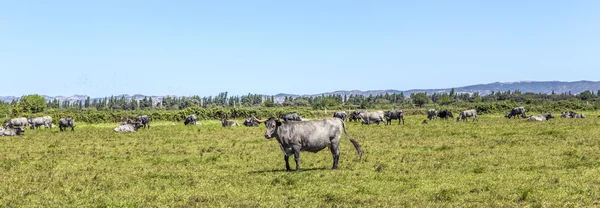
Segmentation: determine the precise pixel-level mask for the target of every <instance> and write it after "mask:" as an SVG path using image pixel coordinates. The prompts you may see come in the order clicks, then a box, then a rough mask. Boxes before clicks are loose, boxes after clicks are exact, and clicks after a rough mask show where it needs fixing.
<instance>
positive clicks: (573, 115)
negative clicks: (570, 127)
mask: <svg viewBox="0 0 600 208" xmlns="http://www.w3.org/2000/svg"><path fill="white" fill-rule="evenodd" d="M561 114H562V115H561V117H563V118H585V115H584V114H580V113H575V112H573V111H565V112H562V113H561Z"/></svg>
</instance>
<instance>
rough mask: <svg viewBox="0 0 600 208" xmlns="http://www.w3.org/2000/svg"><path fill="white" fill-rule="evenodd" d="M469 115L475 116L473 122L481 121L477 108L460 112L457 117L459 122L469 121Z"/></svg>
mask: <svg viewBox="0 0 600 208" xmlns="http://www.w3.org/2000/svg"><path fill="white" fill-rule="evenodd" d="M469 117H473V122H475V121H477V122H479V118H477V110H475V109H471V110H466V111H463V112H460V115H458V117H456V122H459V121H460V120H463V121H469V120H468V118H469Z"/></svg>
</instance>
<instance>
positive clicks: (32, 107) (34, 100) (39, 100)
mask: <svg viewBox="0 0 600 208" xmlns="http://www.w3.org/2000/svg"><path fill="white" fill-rule="evenodd" d="M45 109H46V99H45V98H44V97H42V96H39V95H37V94H34V95H26V96H23V97H21V100H19V102H18V103H17V110H18V111H19V112H24V113H39V112H43V111H44V110H45Z"/></svg>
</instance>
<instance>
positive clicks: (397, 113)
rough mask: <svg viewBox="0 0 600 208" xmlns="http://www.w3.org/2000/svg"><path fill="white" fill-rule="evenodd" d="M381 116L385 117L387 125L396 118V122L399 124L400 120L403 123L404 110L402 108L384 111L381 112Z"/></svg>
mask: <svg viewBox="0 0 600 208" xmlns="http://www.w3.org/2000/svg"><path fill="white" fill-rule="evenodd" d="M383 117H384V118H385V123H386V124H387V125H389V124H392V120H395V119H397V120H398V124H400V122H402V125H404V111H403V110H392V111H386V112H384V113H383Z"/></svg>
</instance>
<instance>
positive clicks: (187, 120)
mask: <svg viewBox="0 0 600 208" xmlns="http://www.w3.org/2000/svg"><path fill="white" fill-rule="evenodd" d="M197 122H198V119H197V118H196V114H192V115H189V116H187V117H185V121H184V122H183V125H188V124H196V123H197Z"/></svg>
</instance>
